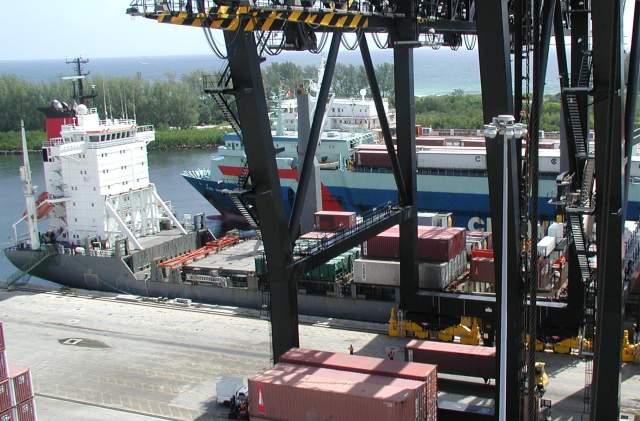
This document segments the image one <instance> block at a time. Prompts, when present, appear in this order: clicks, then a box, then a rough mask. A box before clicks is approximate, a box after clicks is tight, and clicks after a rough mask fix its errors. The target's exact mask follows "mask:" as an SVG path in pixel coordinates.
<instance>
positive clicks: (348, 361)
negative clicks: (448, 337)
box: [279, 348, 438, 419]
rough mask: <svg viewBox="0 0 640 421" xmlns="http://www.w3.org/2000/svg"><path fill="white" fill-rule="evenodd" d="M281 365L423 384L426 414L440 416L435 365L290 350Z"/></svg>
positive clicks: (281, 359) (284, 355)
mask: <svg viewBox="0 0 640 421" xmlns="http://www.w3.org/2000/svg"><path fill="white" fill-rule="evenodd" d="M279 361H280V362H281V363H288V364H299V365H306V366H312V367H322V368H329V369H333V370H345V371H353V372H356V373H362V374H372V375H376V376H384V377H394V378H400V379H407V380H417V381H420V382H424V383H425V386H426V394H425V407H426V408H427V414H428V415H431V414H436V413H437V405H438V376H437V372H436V366H435V365H432V364H422V363H413V362H406V361H400V360H386V359H383V358H375V357H366V356H361V355H347V354H340V353H335V352H325V351H315V350H311V349H304V348H291V349H290V350H289V351H287V352H285V353H284V354H283V355H282V356H280V358H279ZM433 419H435V418H433Z"/></svg>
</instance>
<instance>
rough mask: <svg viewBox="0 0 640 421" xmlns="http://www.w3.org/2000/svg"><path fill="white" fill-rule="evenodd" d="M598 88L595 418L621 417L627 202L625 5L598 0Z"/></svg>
mask: <svg viewBox="0 0 640 421" xmlns="http://www.w3.org/2000/svg"><path fill="white" fill-rule="evenodd" d="M591 11H592V14H591V19H592V22H593V30H592V36H593V87H594V105H593V107H594V109H593V114H594V130H595V138H596V139H597V141H596V142H595V148H596V183H597V186H598V192H597V195H596V224H597V227H598V230H597V246H598V274H597V276H598V283H597V288H598V301H597V303H598V305H597V306H596V341H595V342H596V343H595V353H594V363H593V368H594V370H593V382H592V384H593V405H592V407H591V418H590V419H591V420H593V421H596V420H617V419H619V417H620V367H621V362H620V352H621V346H622V322H623V312H624V305H623V302H622V284H623V275H622V270H623V268H622V249H621V245H622V229H623V223H624V221H623V220H622V216H623V210H622V200H623V195H624V187H623V186H624V183H625V181H624V180H623V176H624V174H623V173H622V168H623V166H624V164H623V161H624V139H623V129H622V124H623V112H622V110H623V109H624V106H623V97H622V92H624V91H623V82H622V80H623V78H622V73H623V69H624V66H623V59H622V41H623V38H622V20H621V19H622V2H621V1H620V0H594V1H593V2H592V4H591Z"/></svg>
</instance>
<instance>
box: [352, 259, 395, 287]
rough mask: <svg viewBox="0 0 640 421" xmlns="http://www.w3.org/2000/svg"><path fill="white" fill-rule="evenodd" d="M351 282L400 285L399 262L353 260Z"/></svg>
mask: <svg viewBox="0 0 640 421" xmlns="http://www.w3.org/2000/svg"><path fill="white" fill-rule="evenodd" d="M353 282H355V283H357V284H370V285H382V286H394V287H397V286H400V262H394V261H388V260H369V259H356V260H354V262H353Z"/></svg>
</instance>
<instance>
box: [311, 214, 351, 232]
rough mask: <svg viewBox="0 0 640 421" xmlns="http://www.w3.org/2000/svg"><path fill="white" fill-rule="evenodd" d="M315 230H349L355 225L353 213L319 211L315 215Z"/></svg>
mask: <svg viewBox="0 0 640 421" xmlns="http://www.w3.org/2000/svg"><path fill="white" fill-rule="evenodd" d="M314 215H315V222H316V229H318V230H320V231H334V230H340V229H344V228H349V227H351V226H353V225H355V223H356V214H355V212H338V211H320V212H316V213H315V214H314Z"/></svg>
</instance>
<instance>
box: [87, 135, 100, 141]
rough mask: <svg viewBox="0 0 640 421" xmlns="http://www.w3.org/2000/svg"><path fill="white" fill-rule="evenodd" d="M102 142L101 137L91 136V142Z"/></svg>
mask: <svg viewBox="0 0 640 421" xmlns="http://www.w3.org/2000/svg"><path fill="white" fill-rule="evenodd" d="M99 140H100V136H89V142H97V141H99Z"/></svg>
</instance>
